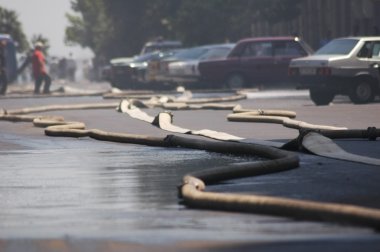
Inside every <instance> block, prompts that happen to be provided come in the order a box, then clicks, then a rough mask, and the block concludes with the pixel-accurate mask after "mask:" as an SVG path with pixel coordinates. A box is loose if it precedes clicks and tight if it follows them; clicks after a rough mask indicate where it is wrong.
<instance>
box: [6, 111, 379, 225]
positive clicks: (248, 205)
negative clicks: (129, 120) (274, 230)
mask: <svg viewBox="0 0 380 252" xmlns="http://www.w3.org/2000/svg"><path fill="white" fill-rule="evenodd" d="M55 109H57V108H55ZM63 109H69V108H68V107H65V108H63ZM76 109H79V108H78V106H77V107H76ZM30 111H36V110H30ZM25 113H29V112H27V111H25V110H23V111H22V112H21V111H19V112H18V114H19V115H12V113H9V110H8V111H7V113H6V114H3V115H0V119H2V120H10V121H17V118H20V119H19V120H20V121H33V123H34V125H35V126H38V127H44V128H45V134H46V135H48V136H64V137H91V138H94V139H98V140H103V141H114V142H123V143H133V144H142V145H149V146H160V147H183V148H191V149H199V150H206V151H213V152H218V153H228V154H235V155H254V156H260V157H265V158H267V159H269V160H266V161H260V162H257V161H256V162H249V163H247V162H245V163H240V164H233V165H229V166H224V167H218V168H214V169H206V170H203V171H199V172H195V173H192V174H188V175H186V176H184V178H183V185H182V186H181V188H180V195H181V197H182V198H183V201H184V203H185V204H186V205H188V206H192V207H198V208H211V209H221V210H230V211H242V212H253V213H263V214H274V215H279V216H288V217H294V218H299V219H309V220H321V221H332V222H340V223H345V224H353V225H360V226H367V227H371V228H374V229H377V230H379V229H380V210H377V209H371V208H366V207H359V206H353V205H347V204H331V203H320V202H313V201H306V200H294V199H288V198H280V197H268V196H260V195H238V194H229V193H211V192H204V190H205V186H206V184H208V183H216V182H220V181H223V180H229V179H234V178H242V177H246V176H256V175H261V174H268V173H274V172H280V171H286V170H289V169H294V168H297V167H298V166H299V160H298V157H297V155H296V154H294V153H292V152H288V151H284V150H280V149H276V148H273V147H268V146H262V145H256V144H246V143H239V142H226V141H206V140H194V139H188V138H183V137H178V136H173V135H170V136H167V137H165V138H159V137H152V136H145V135H131V134H123V133H112V132H104V131H101V130H97V129H93V130H86V129H85V125H84V124H83V123H80V122H66V121H64V119H63V118H61V117H43V116H35V117H34V118H33V116H25V115H20V114H25Z"/></svg>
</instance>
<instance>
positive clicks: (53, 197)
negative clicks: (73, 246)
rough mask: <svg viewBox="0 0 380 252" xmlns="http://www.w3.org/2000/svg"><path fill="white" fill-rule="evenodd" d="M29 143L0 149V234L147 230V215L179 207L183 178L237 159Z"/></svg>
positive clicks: (71, 142) (70, 142) (80, 143)
mask: <svg viewBox="0 0 380 252" xmlns="http://www.w3.org/2000/svg"><path fill="white" fill-rule="evenodd" d="M8 139H11V137H8ZM28 140H29V141H25V142H24V143H23V145H24V146H25V145H26V148H25V149H22V150H8V151H1V152H0V159H1V163H2V168H1V169H0V183H1V187H0V202H1V208H0V218H1V223H0V226H1V228H0V230H2V232H1V231H0V234H3V235H4V233H5V234H7V235H9V234H19V235H21V236H22V235H23V233H25V232H27V233H29V232H30V230H29V231H28V230H25V227H29V228H32V229H33V228H38V229H39V230H41V228H42V230H44V228H46V231H48V232H51V231H52V230H51V227H54V230H55V231H53V233H54V232H57V230H58V234H62V232H65V230H67V229H68V228H70V227H74V228H79V230H80V227H81V226H88V225H90V226H93V227H94V228H99V227H101V226H102V225H103V224H105V225H111V223H112V225H115V224H116V223H119V224H121V223H124V224H123V225H126V226H124V227H128V226H129V228H130V226H131V225H132V227H134V228H136V227H137V226H139V225H140V224H139V223H140V221H141V222H142V223H141V225H146V223H145V222H144V219H145V218H146V216H145V215H146V214H147V213H148V216H149V215H151V218H152V219H153V218H154V217H155V216H156V215H157V214H158V213H159V212H160V211H162V212H165V210H174V211H178V210H180V209H182V207H181V205H180V204H178V202H177V191H176V190H175V188H176V185H178V184H179V183H180V181H181V178H182V176H183V175H184V174H186V173H188V172H191V171H193V170H194V169H204V168H205V167H213V166H218V165H221V164H227V163H231V162H236V161H239V160H242V158H237V157H229V156H225V155H224V156H222V155H219V154H214V153H207V152H205V151H194V150H186V149H165V148H153V147H145V146H137V145H126V144H112V143H105V142H97V141H94V140H91V139H79V140H76V139H63V138H58V139H54V142H55V145H53V144H52V142H51V141H50V140H51V138H47V141H42V140H40V139H28ZM14 143H16V142H14ZM37 147H38V148H37ZM143 212H144V213H145V214H142V213H143ZM158 215H162V213H161V214H158ZM125 222H127V223H128V224H127V223H125ZM157 222H159V221H157V220H156V221H155V223H157ZM143 223H145V224H143ZM116 226H117V224H116ZM49 227H50V228H49ZM5 230H6V231H5ZM49 230H50V231H49ZM41 235H47V234H41Z"/></svg>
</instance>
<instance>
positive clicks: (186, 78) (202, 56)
mask: <svg viewBox="0 0 380 252" xmlns="http://www.w3.org/2000/svg"><path fill="white" fill-rule="evenodd" d="M234 46H235V45H234V44H220V45H208V46H200V47H195V48H193V49H191V50H193V56H192V57H191V58H189V59H184V60H181V61H174V62H171V63H170V64H169V65H168V73H169V75H168V77H169V78H170V80H171V81H173V82H177V83H186V82H197V81H199V78H200V73H199V70H198V64H199V62H201V61H205V60H211V59H220V58H225V57H226V56H227V55H228V53H229V52H230V51H231V50H232V48H233V47H234Z"/></svg>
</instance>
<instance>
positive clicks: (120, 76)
mask: <svg viewBox="0 0 380 252" xmlns="http://www.w3.org/2000/svg"><path fill="white" fill-rule="evenodd" d="M172 54H174V51H165V52H161V51H154V52H150V53H146V54H143V55H139V56H136V57H132V58H116V59H112V60H111V61H110V63H111V69H112V74H111V84H112V86H114V87H117V88H121V89H126V88H139V87H142V86H143V83H146V69H147V67H148V63H149V62H150V61H152V60H158V59H161V58H164V57H168V56H170V55H172Z"/></svg>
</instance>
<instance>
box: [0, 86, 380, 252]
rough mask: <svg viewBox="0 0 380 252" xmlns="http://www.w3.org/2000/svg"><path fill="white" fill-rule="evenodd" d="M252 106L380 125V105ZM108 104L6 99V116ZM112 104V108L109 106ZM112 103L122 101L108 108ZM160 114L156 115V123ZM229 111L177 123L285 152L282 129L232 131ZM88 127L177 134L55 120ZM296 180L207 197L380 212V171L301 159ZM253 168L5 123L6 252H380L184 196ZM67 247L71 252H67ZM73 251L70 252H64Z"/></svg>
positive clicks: (80, 114) (375, 239)
mask: <svg viewBox="0 0 380 252" xmlns="http://www.w3.org/2000/svg"><path fill="white" fill-rule="evenodd" d="M248 98H249V99H247V100H244V101H238V102H236V103H239V104H241V105H242V106H243V107H246V108H255V109H257V108H260V109H287V110H293V111H295V112H297V119H298V120H302V121H306V122H309V123H315V124H326V125H335V126H346V127H348V128H367V127H368V126H379V125H380V115H379V111H380V103H379V102H378V101H377V102H376V103H372V104H368V105H353V104H351V103H350V102H349V101H348V99H347V98H345V97H337V98H336V99H335V100H334V104H332V105H330V106H323V107H316V106H314V105H313V104H312V102H311V101H310V100H309V98H308V96H307V92H305V91H293V90H282V91H276V90H270V91H261V92H252V93H249V94H248ZM87 102H88V103H93V102H105V100H103V99H102V98H101V97H72V98H27V99H0V107H3V108H7V109H11V108H22V107H28V106H39V105H47V104H75V103H87ZM106 102H107V101H106ZM109 102H113V101H109ZM159 111H160V109H148V110H146V112H148V113H149V114H151V115H154V114H156V113H157V112H159ZM228 113H229V111H211V110H202V111H174V112H173V114H174V123H175V124H177V125H181V126H183V127H185V128H191V129H203V128H208V129H213V130H218V131H224V132H228V133H231V134H235V135H237V136H241V137H246V138H252V139H264V140H276V141H281V142H286V141H288V140H290V139H293V138H295V137H296V136H297V135H298V133H297V131H295V130H292V129H287V128H284V127H282V126H281V125H273V124H260V123H256V124H250V123H232V122H227V120H226V115H227V114H228ZM40 114H49V115H61V116H64V117H65V119H66V120H70V121H82V122H85V123H86V125H87V128H97V129H102V130H105V131H112V132H123V133H131V134H145V135H152V136H165V135H167V134H168V133H167V132H163V131H161V130H159V129H157V128H154V127H152V126H150V125H147V124H145V123H143V122H140V121H136V120H133V119H131V118H128V116H126V115H122V114H119V113H117V112H116V111H114V110H104V109H103V110H79V111H56V112H46V113H40ZM338 144H339V145H341V146H342V147H343V148H345V149H346V150H348V151H350V152H353V153H356V154H362V155H367V156H371V157H375V158H380V144H379V141H365V140H340V141H338ZM300 157H301V167H300V168H298V169H295V170H292V171H287V172H282V173H277V174H271V175H264V176H259V177H255V178H245V179H238V180H232V181H228V182H226V183H223V184H218V185H213V186H210V187H208V189H209V190H211V191H232V192H242V193H250V192H255V193H259V194H263V195H274V196H285V197H291V198H297V199H310V200H318V201H328V202H337V203H349V204H357V205H362V206H368V207H375V208H380V190H379V189H380V184H379V183H378V181H379V179H380V169H379V167H376V166H371V165H362V164H357V163H352V162H345V161H338V160H332V159H327V158H322V157H316V156H312V155H306V154H302V155H301V156H300ZM244 161H247V160H246V159H245V158H241V157H233V156H225V155H221V154H215V153H208V152H204V151H194V150H187V149H167V148H154V147H147V146H138V145H131V144H120V143H109V142H101V141H96V140H93V139H89V138H82V139H73V138H54V137H47V136H45V135H44V134H43V129H41V128H34V127H33V126H32V125H31V124H30V123H11V122H4V121H0V162H1V168H0V180H1V183H0V184H1V186H0V204H1V205H0V206H1V207H0V239H1V240H0V251H53V250H54V249H56V250H54V251H125V250H129V251H252V250H253V249H255V251H278V250H281V251H305V250H306V249H307V250H308V251H378V248H380V235H379V233H375V232H374V231H373V230H371V229H367V228H358V227H350V226H344V225H337V224H330V223H317V222H308V221H300V220H293V219H289V218H280V217H273V216H266V215H252V214H239V213H228V212H218V211H207V210H193V209H187V208H185V207H183V206H182V205H181V204H180V202H179V200H178V198H177V190H176V186H177V185H179V184H180V182H181V178H182V176H183V175H184V174H186V173H188V172H191V171H194V170H197V169H203V168H206V167H207V168H208V167H217V166H218V165H221V164H226V163H234V162H244ZM58 249H61V250H58ZM65 249H66V250H65Z"/></svg>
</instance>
